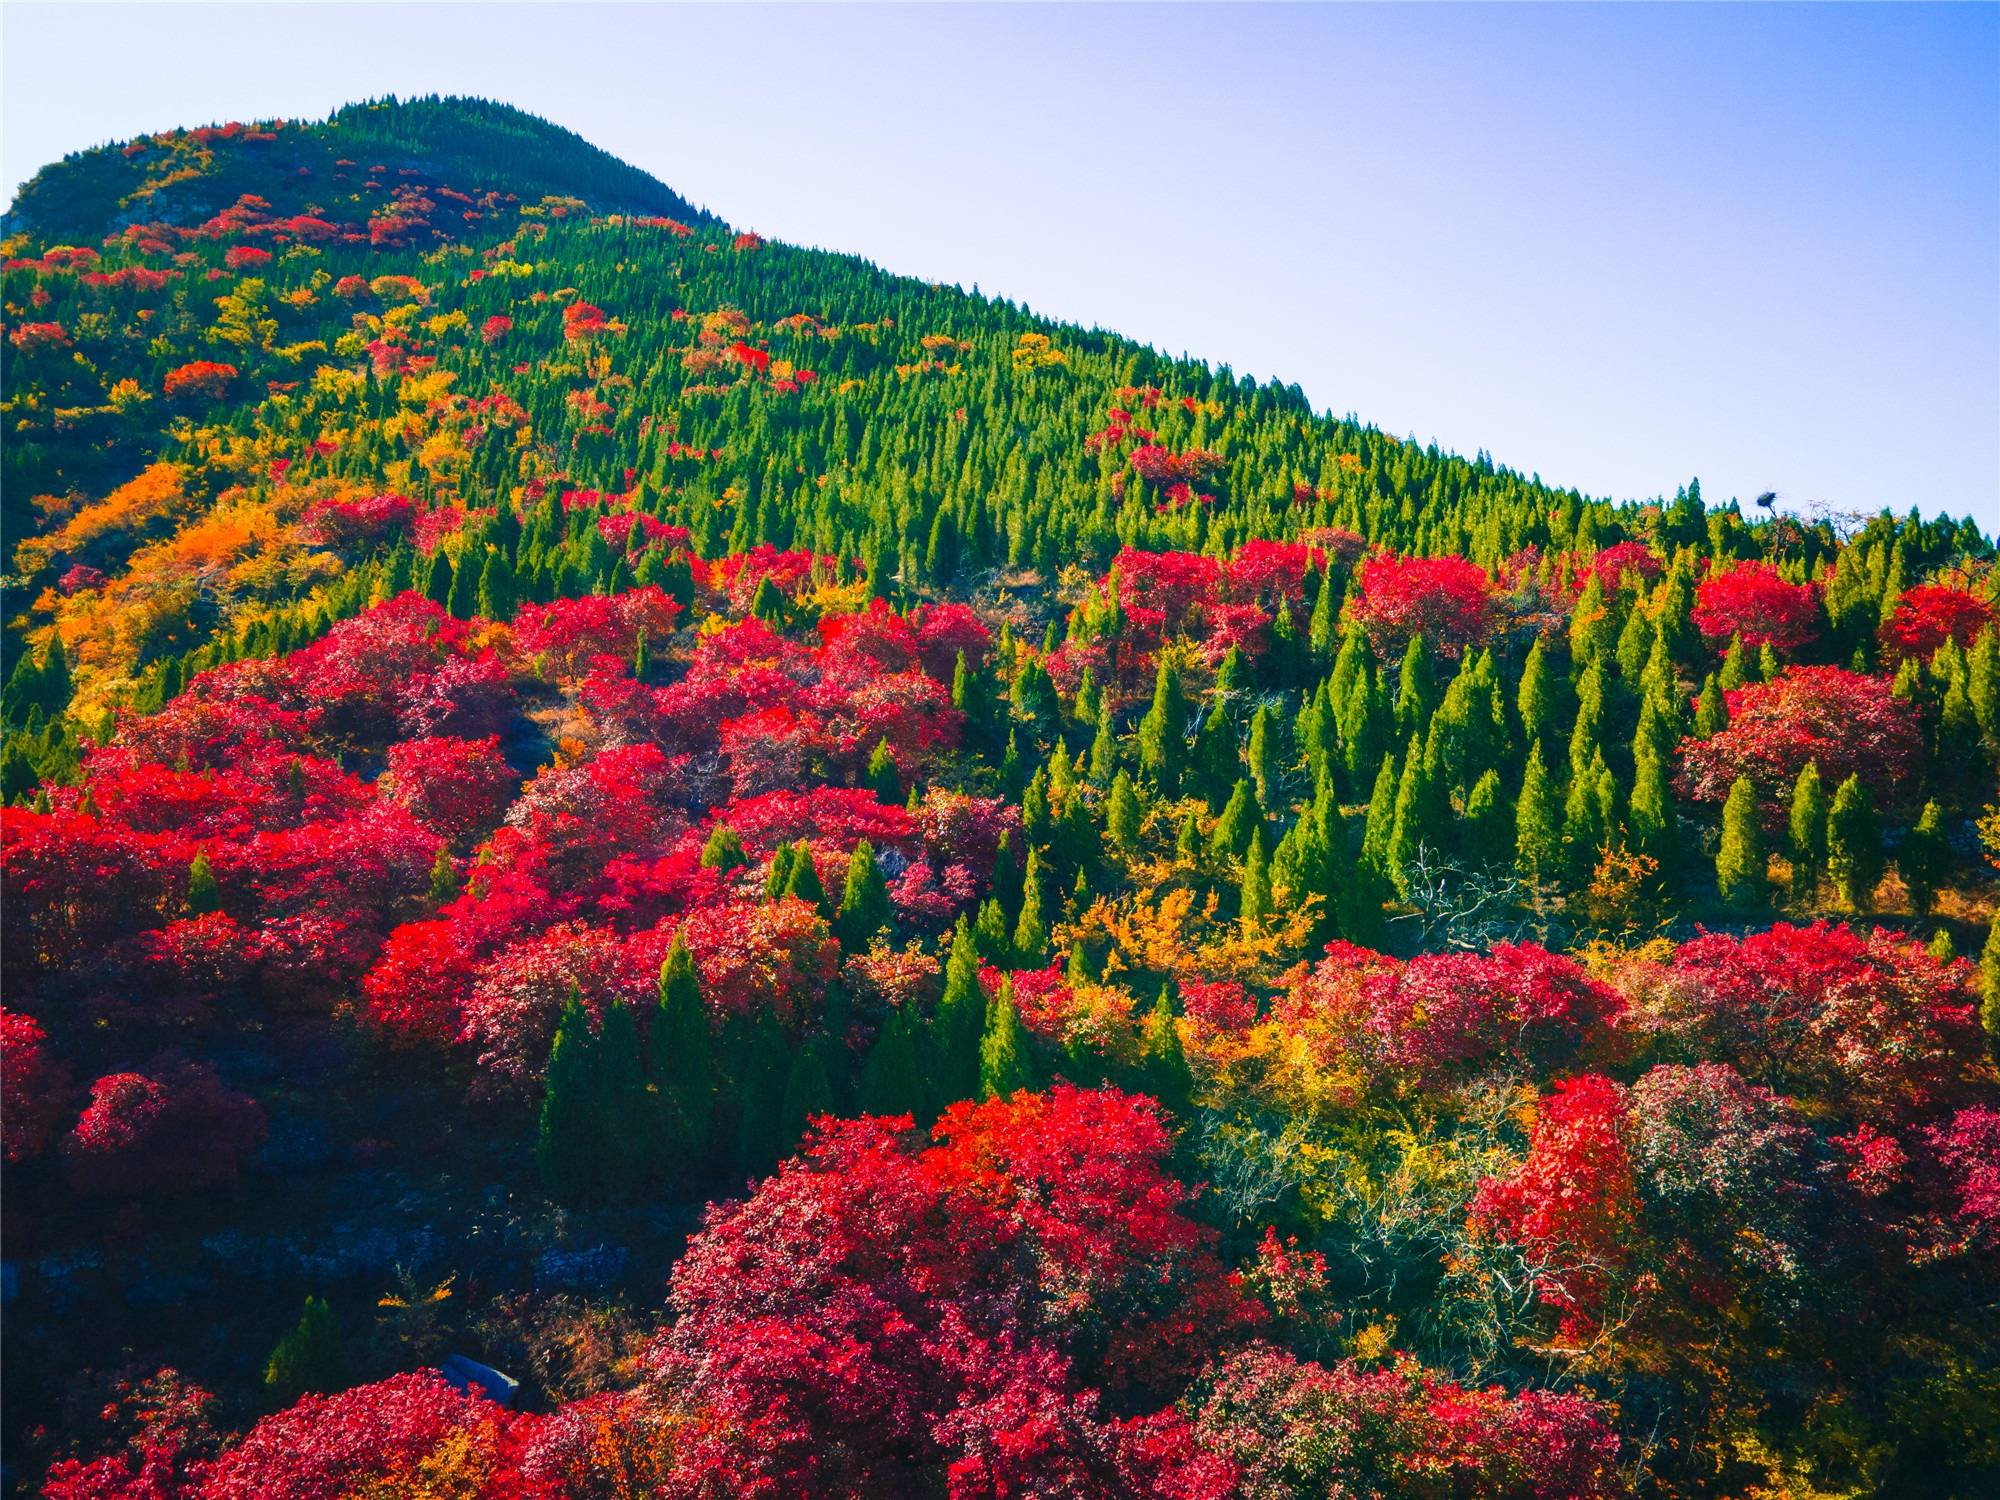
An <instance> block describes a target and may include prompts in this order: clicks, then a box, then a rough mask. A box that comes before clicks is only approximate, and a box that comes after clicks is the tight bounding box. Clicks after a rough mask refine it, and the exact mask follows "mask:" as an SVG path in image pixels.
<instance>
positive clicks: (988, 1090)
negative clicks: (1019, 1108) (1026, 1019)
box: [979, 982, 1034, 1099]
mask: <svg viewBox="0 0 2000 1500" xmlns="http://www.w3.org/2000/svg"><path fill="white" fill-rule="evenodd" d="M1033 1087H1034V1077H1033V1074H1032V1072H1031V1071H1030V1069H1029V1067H1028V1059H1027V1038H1026V1036H1025V1034H1024V1033H1023V1032H1022V1030H1021V1018H1020V1016H1019V1015H1018V1014H1017V1013H1016V1012H1015V1010H1014V986H1013V985H1012V984H1011V983H1009V982H1003V983H1002V984H1001V986H1000V993H999V994H997V995H995V996H994V997H993V999H992V1000H991V1001H990V1002H989V1003H988V1005H987V1007H986V1023H985V1026H984V1028H983V1030H982V1033H981V1035H980V1039H979V1097H980V1098H981V1099H995V1098H998V1099H1006V1098H1011V1097H1012V1096H1013V1095H1014V1094H1016V1093H1018V1092H1019V1091H1020V1090H1022V1089H1027V1088H1033Z"/></svg>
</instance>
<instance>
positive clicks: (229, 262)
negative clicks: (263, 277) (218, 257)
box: [222, 245, 271, 271]
mask: <svg viewBox="0 0 2000 1500" xmlns="http://www.w3.org/2000/svg"><path fill="white" fill-rule="evenodd" d="M222 263H223V264H224V265H225V266H227V267H228V268H229V269H230V270H232V271H242V270H247V269H249V268H250V267H252V266H268V265H269V264H270V263H271V252H270V251H268V250H259V249H258V248H257V247H256V246H255V245H231V246H230V247H229V249H228V250H226V251H225V252H224V253H223V256H222Z"/></svg>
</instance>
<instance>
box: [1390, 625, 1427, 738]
mask: <svg viewBox="0 0 2000 1500" xmlns="http://www.w3.org/2000/svg"><path fill="white" fill-rule="evenodd" d="M1434 692H1435V686H1434V684H1433V683H1432V681H1431V657H1430V650H1429V648H1428V647H1426V646H1425V645H1424V638H1423V636H1422V635H1420V634H1419V635H1413V636H1411V637H1410V644H1409V646H1408V647H1407V648H1405V650H1404V652H1403V666H1402V670H1401V672H1400V673H1399V674H1398V675H1397V678H1396V732H1397V733H1398V734H1402V735H1414V734H1416V733H1417V732H1418V731H1419V730H1421V729H1422V728H1423V727H1424V725H1425V723H1426V722H1427V721H1428V720H1429V719H1430V716H1431V708H1432V703H1433V694H1434Z"/></svg>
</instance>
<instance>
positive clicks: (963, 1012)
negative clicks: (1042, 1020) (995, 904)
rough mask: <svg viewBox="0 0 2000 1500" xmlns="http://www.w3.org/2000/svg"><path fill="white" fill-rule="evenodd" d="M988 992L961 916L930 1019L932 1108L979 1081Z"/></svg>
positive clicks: (967, 1092) (960, 1095)
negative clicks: (941, 990)
mask: <svg viewBox="0 0 2000 1500" xmlns="http://www.w3.org/2000/svg"><path fill="white" fill-rule="evenodd" d="M985 1020H986V997H985V996H984V994H982V993H981V991H980V988H979V951H978V949H977V948H976V947H975V946H974V945H973V940H972V931H971V929H970V928H969V927H968V926H967V925H966V923H965V919H964V918H962V917H961V918H960V919H959V923H958V926H957V928H956V929H955V930H954V931H953V932H952V936H951V953H950V956H949V957H948V958H947V959H946V960H945V969H944V994H943V996H942V997H941V998H940V999H939V1000H938V1007H937V1014H936V1016H935V1017H934V1018H933V1020H932V1022H931V1048H930V1051H931V1062H930V1080H929V1083H930V1098H931V1103H932V1106H933V1108H934V1109H942V1108H943V1107H944V1106H945V1105H947V1104H950V1103H951V1102H952V1101H954V1100H956V1099H963V1098H966V1097H967V1096H968V1095H970V1094H971V1093H972V1091H973V1090H974V1089H975V1088H977V1087H978V1085H979V1037H980V1033H981V1030H982V1029H983V1027H984V1025H985Z"/></svg>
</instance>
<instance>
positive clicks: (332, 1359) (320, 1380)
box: [264, 1297, 353, 1406]
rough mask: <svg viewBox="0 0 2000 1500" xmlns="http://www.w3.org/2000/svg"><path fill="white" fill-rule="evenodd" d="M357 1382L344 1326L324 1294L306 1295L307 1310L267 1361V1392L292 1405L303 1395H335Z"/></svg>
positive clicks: (265, 1365)
mask: <svg viewBox="0 0 2000 1500" xmlns="http://www.w3.org/2000/svg"><path fill="white" fill-rule="evenodd" d="M352 1384H353V1375H352V1374H351V1373H350V1371H349V1368H348V1363H347V1351H346V1348H345V1347H344V1345H343V1344H342V1342H341V1337H340V1326H339V1325H338V1324H337V1323H335V1322H334V1318H333V1310H332V1309H331V1308H329V1307H328V1306H327V1305H326V1299H325V1298H324V1297H308V1298H306V1305H305V1310H304V1311H303V1312H302V1313H300V1314H299V1321H298V1322H297V1323H296V1324H295V1325H293V1327H292V1330H291V1332H289V1333H287V1334H286V1335H285V1336H284V1337H283V1338H282V1339H280V1340H278V1347H277V1348H275V1349H273V1350H272V1351H271V1357H270V1359H269V1360H267V1361H266V1362H265V1364H264V1393H265V1395H266V1396H267V1397H268V1398H269V1399H270V1400H271V1401H273V1402H274V1403H276V1404H277V1405H280V1406H289V1405H291V1404H292V1403H293V1402H295V1401H297V1400H298V1399H299V1397H301V1396H304V1395H308V1394H313V1395H331V1394H333V1393H335V1392H338V1391H344V1390H346V1389H347V1388H348V1387H349V1386H350V1385H352Z"/></svg>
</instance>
